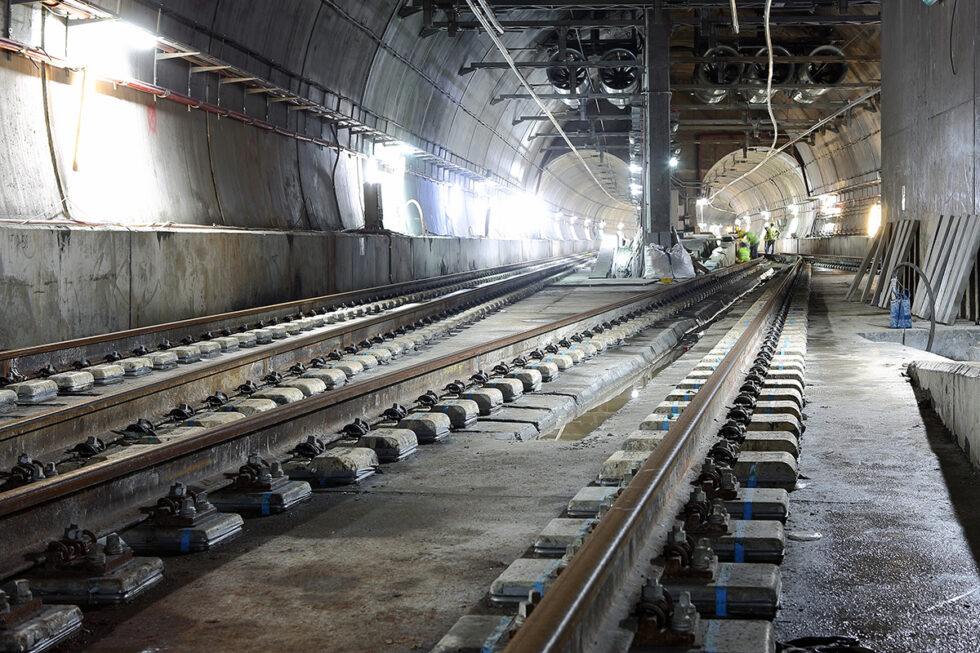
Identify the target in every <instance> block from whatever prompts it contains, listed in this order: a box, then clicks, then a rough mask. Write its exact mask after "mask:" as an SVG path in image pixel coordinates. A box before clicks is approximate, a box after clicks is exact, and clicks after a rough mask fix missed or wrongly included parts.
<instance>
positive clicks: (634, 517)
mask: <svg viewBox="0 0 980 653" xmlns="http://www.w3.org/2000/svg"><path fill="white" fill-rule="evenodd" d="M801 267H802V264H801V261H800V260H797V262H796V264H795V265H794V266H793V267H792V268H791V270H790V272H789V273H788V274H787V275H786V276H785V278H784V279H783V281H782V283H781V284H780V285H779V287H778V289H777V290H776V291H775V292H773V293H772V295H771V296H770V298H769V300H768V301H767V302H766V304H765V305H764V307H763V308H762V310H760V311H759V313H758V314H757V315H756V316H755V318H754V319H753V320H752V321H751V323H749V325H748V326H747V327H746V329H745V331H744V332H743V333H742V335H741V336H740V337H739V339H738V340H737V341H736V343H735V344H734V345H733V347H732V349H731V350H730V351H729V353H728V354H727V355H726V356H725V358H724V359H723V360H722V361H721V363H720V364H719V365H718V368H717V369H716V370H715V372H714V373H713V374H712V375H711V376H710V377H709V378H708V380H707V381H706V382H705V384H704V385H703V386H702V388H701V390H700V391H699V392H698V393H697V394H696V395H695V396H694V399H693V400H692V401H691V403H690V404H689V405H688V406H687V408H685V410H684V412H683V413H681V415H680V417H679V418H678V419H677V421H676V422H674V423H673V424H672V425H671V426H670V429H669V430H668V431H667V435H666V437H665V438H664V440H663V441H662V442H661V443H660V444H659V445H658V446H657V448H656V449H654V450H653V452H652V453H651V454H650V456H649V457H648V458H647V459H646V461H645V462H644V463H643V465H642V466H641V467H640V469H639V471H637V473H636V475H635V476H634V478H633V480H632V482H630V484H629V485H628V486H627V487H626V488H625V489H624V490H623V493H622V494H621V495H620V496H619V498H617V499H616V502H615V503H614V504H613V507H612V510H610V511H609V512H608V513H606V515H605V516H604V517H603V518H602V519H601V520H600V521H599V523H598V525H597V526H596V528H595V530H594V531H593V532H592V534H591V535H590V536H589V537H588V538H587V539H586V540H585V543H584V545H583V546H582V548H581V549H579V551H578V552H577V553H576V554H575V556H574V557H573V558H572V560H571V562H570V563H569V565H568V567H566V568H565V569H564V570H563V571H562V573H561V574H559V575H558V578H557V579H556V580H555V582H554V583H553V584H552V585H551V587H550V588H549V589H548V591H547V593H546V594H545V595H544V596H543V597H542V599H541V601H540V602H539V603H538V605H536V606H535V607H534V610H533V611H532V612H531V614H530V615H529V616H528V618H527V621H525V623H524V624H523V625H522V626H521V627H520V628H519V629H518V631H517V632H516V633H515V635H514V637H513V639H512V640H511V642H510V643H509V644H508V645H507V647H506V649H504V653H558V652H559V651H567V650H575V651H580V650H586V648H587V647H588V642H589V641H590V638H592V637H593V636H594V633H593V632H587V628H588V627H591V628H592V629H593V630H595V629H597V628H599V627H600V626H599V624H601V623H602V622H603V621H604V619H603V617H604V616H605V612H606V611H608V609H609V608H608V603H607V602H606V601H603V597H602V596H601V594H602V592H603V590H604V589H609V588H608V587H607V584H608V583H610V582H612V583H613V584H615V583H616V581H617V580H618V579H621V577H622V576H623V575H624V574H625V573H626V572H627V571H628V570H629V568H631V567H632V565H633V564H635V562H636V560H635V558H636V557H637V556H638V555H639V554H640V553H641V552H642V551H643V549H644V548H645V546H646V545H647V544H649V541H650V539H651V537H652V536H651V534H650V533H649V530H650V528H649V525H652V524H657V523H658V524H661V525H663V524H667V525H668V526H667V529H669V524H670V523H671V522H672V521H673V506H672V502H671V501H670V500H668V499H667V497H668V495H670V494H671V493H672V492H673V493H676V492H678V491H680V490H679V489H678V488H677V487H676V486H678V485H680V480H681V479H682V478H683V477H684V475H685V474H686V473H687V470H688V469H689V468H690V467H691V465H692V464H693V462H694V460H693V459H694V454H695V453H696V452H697V450H698V445H699V440H701V439H702V435H703V434H701V433H699V427H702V426H705V425H709V423H710V422H711V420H712V419H713V418H714V416H715V414H717V413H718V412H719V411H720V410H721V408H722V406H720V405H719V404H720V400H724V399H725V397H724V396H723V395H724V393H725V391H726V390H728V389H733V387H734V381H735V380H736V377H738V379H737V380H738V381H740V380H741V378H740V377H741V376H742V375H743V373H744V370H745V369H747V367H748V363H749V361H750V360H751V357H752V356H754V355H755V349H756V348H757V346H758V344H759V343H760V342H761V340H762V338H763V337H764V333H763V328H764V327H765V326H766V324H767V322H769V320H770V319H771V318H772V316H773V314H774V313H775V312H776V309H777V308H778V307H779V306H780V305H781V303H782V301H783V299H784V297H785V296H786V295H787V293H788V292H789V291H790V289H791V288H792V285H793V282H794V281H795V279H796V276H797V274H798V273H799V271H800V269H801ZM711 426H714V425H711ZM667 529H664V536H665V534H666V530H667Z"/></svg>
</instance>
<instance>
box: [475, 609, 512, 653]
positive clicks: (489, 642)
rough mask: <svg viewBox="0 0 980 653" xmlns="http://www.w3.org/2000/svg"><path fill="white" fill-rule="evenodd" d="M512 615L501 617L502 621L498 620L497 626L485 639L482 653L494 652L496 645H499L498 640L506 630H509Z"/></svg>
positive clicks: (481, 648)
mask: <svg viewBox="0 0 980 653" xmlns="http://www.w3.org/2000/svg"><path fill="white" fill-rule="evenodd" d="M510 622H511V618H510V617H501V618H500V621H498V622H497V626H496V627H495V628H494V629H493V632H491V633H490V635H488V636H487V638H486V639H485V640H483V646H481V647H480V653H493V649H494V647H496V646H497V642H499V641H500V638H501V637H502V636H503V634H504V631H506V630H507V626H509V625H510Z"/></svg>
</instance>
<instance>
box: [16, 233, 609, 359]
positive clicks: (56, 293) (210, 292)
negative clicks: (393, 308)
mask: <svg viewBox="0 0 980 653" xmlns="http://www.w3.org/2000/svg"><path fill="white" fill-rule="evenodd" d="M593 247H594V243H592V241H585V240H565V241H558V240H526V241H522V240H493V239H485V238H455V237H437V236H426V237H418V238H415V237H411V236H400V235H387V234H356V233H338V232H316V231H270V230H260V229H254V230H246V229H222V228H194V229H191V228H180V227H170V228H160V229H138V228H132V229H123V228H118V227H111V226H101V227H79V226H68V225H64V224H58V225H52V226H37V225H17V226H9V225H3V226H0V305H2V306H4V308H5V309H6V310H5V319H4V320H3V321H0V348H3V349H12V348H17V347H27V346H31V345H36V344H41V343H45V342H55V341H59V340H67V339H70V338H80V337H84V336H91V335H97V334H100V333H109V332H112V331H120V330H123V329H132V328H136V327H141V326H147V325H151V324H160V323H163V322H169V321H172V320H181V319H186V318H192V317H197V316H202V315H213V314H215V313H223V312H225V311H233V310H239V309H244V308H251V307H254V306H265V305H268V304H275V303H279V302H285V301H291V300H297V299H303V298H306V297H316V296H319V295H325V294H329V293H336V292H345V291H348V290H358V289H361V288H367V287H373V286H383V285H387V284H389V283H397V282H401V281H409V280H411V279H422V278H426V277H431V276H434V275H443V274H453V273H456V272H465V271H468V270H475V269H480V268H486V267H494V266H498V265H507V264H511V263H520V262H523V261H527V260H531V259H536V258H545V257H551V256H560V255H565V254H572V253H577V252H584V251H588V250H590V249H592V248H593Z"/></svg>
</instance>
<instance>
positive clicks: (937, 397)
mask: <svg viewBox="0 0 980 653" xmlns="http://www.w3.org/2000/svg"><path fill="white" fill-rule="evenodd" d="M908 372H909V377H911V379H912V382H913V383H914V384H915V385H916V386H917V387H918V388H919V389H920V390H922V391H925V392H926V393H927V394H928V396H929V400H930V401H931V402H932V406H933V408H934V409H935V411H936V413H937V414H938V415H939V417H940V418H942V420H943V424H945V425H946V428H948V429H949V430H950V431H951V432H952V433H953V435H954V436H956V441H957V443H959V445H960V447H961V448H962V449H963V451H964V452H966V456H967V458H968V459H969V460H970V464H971V465H973V466H974V467H977V468H980V363H958V362H953V361H950V362H945V361H916V362H914V363H912V364H911V365H909V370H908Z"/></svg>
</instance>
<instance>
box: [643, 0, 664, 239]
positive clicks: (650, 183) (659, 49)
mask: <svg viewBox="0 0 980 653" xmlns="http://www.w3.org/2000/svg"><path fill="white" fill-rule="evenodd" d="M644 22H645V24H646V45H645V47H644V64H645V65H646V71H647V89H646V122H645V129H644V132H645V136H646V143H645V145H646V147H645V148H644V149H645V150H646V157H645V158H646V170H645V182H646V183H645V184H644V190H645V192H646V198H645V199H646V201H645V203H644V204H645V206H644V216H643V231H644V243H645V244H658V245H663V246H669V245H670V242H671V234H670V227H671V225H670V164H669V161H670V14H669V12H668V10H667V9H666V7H665V6H664V2H663V0H656V2H655V3H654V5H653V7H651V8H648V9H645V10H644Z"/></svg>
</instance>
